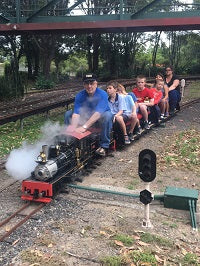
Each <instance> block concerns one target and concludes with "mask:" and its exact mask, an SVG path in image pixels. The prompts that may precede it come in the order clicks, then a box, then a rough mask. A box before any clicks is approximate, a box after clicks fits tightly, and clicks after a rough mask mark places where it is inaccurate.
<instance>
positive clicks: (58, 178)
mask: <svg viewBox="0 0 200 266" xmlns="http://www.w3.org/2000/svg"><path fill="white" fill-rule="evenodd" d="M95 131H96V132H95ZM98 147H99V132H98V130H94V132H91V131H86V132H85V133H82V134H77V133H74V134H73V135H67V134H66V135H65V134H63V135H58V136H56V137H55V138H54V140H53V144H52V145H50V146H47V145H44V146H43V147H42V151H41V152H40V155H39V156H38V158H37V161H36V162H37V166H36V167H35V169H34V171H33V172H32V173H31V176H30V177H29V178H28V179H25V180H23V182H22V197H21V198H22V199H23V200H29V201H39V202H45V203H48V202H50V201H51V199H52V197H53V196H54V194H55V192H57V191H58V190H59V188H60V187H62V184H63V182H73V181H75V180H76V179H77V176H78V173H80V171H81V169H83V168H85V167H87V166H88V165H89V164H90V163H91V159H92V158H93V157H94V156H95V151H96V149H97V148H98Z"/></svg>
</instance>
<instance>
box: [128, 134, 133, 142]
mask: <svg viewBox="0 0 200 266" xmlns="http://www.w3.org/2000/svg"><path fill="white" fill-rule="evenodd" d="M128 136H129V139H130V141H133V140H134V137H133V133H129V134H128Z"/></svg>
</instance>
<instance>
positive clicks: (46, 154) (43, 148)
mask: <svg viewBox="0 0 200 266" xmlns="http://www.w3.org/2000/svg"><path fill="white" fill-rule="evenodd" d="M42 152H43V153H44V154H45V156H46V159H47V158H48V145H43V146H42Z"/></svg>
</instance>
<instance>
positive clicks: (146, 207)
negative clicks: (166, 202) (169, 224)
mask: <svg viewBox="0 0 200 266" xmlns="http://www.w3.org/2000/svg"><path fill="white" fill-rule="evenodd" d="M149 187H150V183H146V187H145V189H146V190H148V191H150V190H149ZM142 226H143V227H146V228H151V227H153V226H152V224H151V222H150V219H149V204H146V205H144V220H143V221H142Z"/></svg>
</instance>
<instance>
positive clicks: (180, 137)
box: [160, 129, 200, 172]
mask: <svg viewBox="0 0 200 266" xmlns="http://www.w3.org/2000/svg"><path fill="white" fill-rule="evenodd" d="M164 147H165V150H164V151H163V153H162V155H161V158H160V159H161V161H162V163H165V164H166V165H168V166H175V167H181V168H183V167H186V168H188V169H191V170H194V171H195V172H200V159H199V158H200V134H199V131H198V130H196V129H188V130H186V131H182V132H179V133H176V134H174V136H172V137H171V138H170V142H169V141H167V142H166V143H165V145H164Z"/></svg>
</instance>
